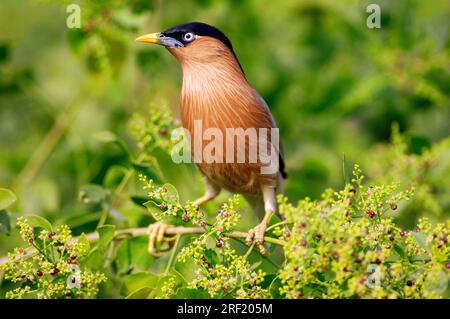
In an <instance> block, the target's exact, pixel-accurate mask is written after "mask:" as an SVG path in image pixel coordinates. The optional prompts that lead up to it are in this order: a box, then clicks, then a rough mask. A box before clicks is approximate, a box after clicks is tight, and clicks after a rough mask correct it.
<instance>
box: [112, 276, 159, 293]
mask: <svg viewBox="0 0 450 319" xmlns="http://www.w3.org/2000/svg"><path fill="white" fill-rule="evenodd" d="M158 279H159V277H158V276H157V275H155V274H153V273H150V272H138V273H135V274H131V275H128V276H125V277H124V279H123V285H122V288H121V290H120V293H121V294H122V295H123V296H128V295H130V294H131V293H132V292H134V291H137V290H139V289H142V288H145V287H155V286H156V284H157V283H158Z"/></svg>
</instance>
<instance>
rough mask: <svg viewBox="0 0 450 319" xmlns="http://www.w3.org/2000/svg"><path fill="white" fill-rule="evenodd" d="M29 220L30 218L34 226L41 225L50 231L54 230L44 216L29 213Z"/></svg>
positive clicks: (31, 224) (29, 220) (30, 222)
mask: <svg viewBox="0 0 450 319" xmlns="http://www.w3.org/2000/svg"><path fill="white" fill-rule="evenodd" d="M27 220H28V223H29V224H30V226H32V227H40V228H43V229H45V230H47V231H49V232H52V231H53V227H52V224H50V222H49V221H48V220H46V219H45V218H44V217H42V216H38V215H28V216H27Z"/></svg>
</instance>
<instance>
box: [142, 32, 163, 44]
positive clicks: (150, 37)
mask: <svg viewBox="0 0 450 319" xmlns="http://www.w3.org/2000/svg"><path fill="white" fill-rule="evenodd" d="M162 38H163V37H161V33H159V32H156V33H149V34H145V35H141V36H140V37H138V38H136V41H137V42H144V43H156V44H160V43H161V39H162Z"/></svg>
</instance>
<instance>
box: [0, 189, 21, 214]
mask: <svg viewBox="0 0 450 319" xmlns="http://www.w3.org/2000/svg"><path fill="white" fill-rule="evenodd" d="M16 200H17V197H16V195H14V193H13V192H12V191H10V190H9V189H6V188H0V210H2V209H5V208H8V207H9V206H11V205H12V204H13V203H14V202H15V201H16Z"/></svg>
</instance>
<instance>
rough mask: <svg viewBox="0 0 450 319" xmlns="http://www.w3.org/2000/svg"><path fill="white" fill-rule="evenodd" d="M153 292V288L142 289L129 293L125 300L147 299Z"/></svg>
mask: <svg viewBox="0 0 450 319" xmlns="http://www.w3.org/2000/svg"><path fill="white" fill-rule="evenodd" d="M154 292H155V289H154V288H151V287H142V288H139V289H137V290H135V291H133V292H132V293H130V294H129V295H128V296H126V297H125V299H149V298H151V295H154Z"/></svg>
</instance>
